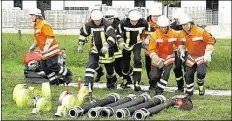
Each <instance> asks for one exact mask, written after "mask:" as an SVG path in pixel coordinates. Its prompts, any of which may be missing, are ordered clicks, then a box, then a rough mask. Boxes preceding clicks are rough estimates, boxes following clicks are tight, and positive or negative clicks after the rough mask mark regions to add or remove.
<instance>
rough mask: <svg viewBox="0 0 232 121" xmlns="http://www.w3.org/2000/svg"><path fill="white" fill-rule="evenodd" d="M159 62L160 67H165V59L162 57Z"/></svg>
mask: <svg viewBox="0 0 232 121" xmlns="http://www.w3.org/2000/svg"><path fill="white" fill-rule="evenodd" d="M157 64H158V66H159V68H163V67H164V61H163V60H162V59H161V58H159V61H158V62H157Z"/></svg>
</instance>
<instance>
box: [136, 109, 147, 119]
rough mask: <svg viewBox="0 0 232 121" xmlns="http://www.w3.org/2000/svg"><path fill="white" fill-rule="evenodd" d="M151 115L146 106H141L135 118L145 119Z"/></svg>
mask: <svg viewBox="0 0 232 121" xmlns="http://www.w3.org/2000/svg"><path fill="white" fill-rule="evenodd" d="M149 115H150V112H149V111H148V110H147V109H146V108H141V109H139V110H137V111H135V113H134V115H133V118H134V119H135V120H144V119H146V118H147V117H148V116H149Z"/></svg>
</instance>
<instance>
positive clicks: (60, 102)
mask: <svg viewBox="0 0 232 121" xmlns="http://www.w3.org/2000/svg"><path fill="white" fill-rule="evenodd" d="M66 93H67V91H63V92H62V93H61V94H60V97H59V104H62V100H63V98H64V96H65V95H66Z"/></svg>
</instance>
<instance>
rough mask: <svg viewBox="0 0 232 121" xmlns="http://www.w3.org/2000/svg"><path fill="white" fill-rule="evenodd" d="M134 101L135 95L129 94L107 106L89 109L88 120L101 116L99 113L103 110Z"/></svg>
mask: <svg viewBox="0 0 232 121" xmlns="http://www.w3.org/2000/svg"><path fill="white" fill-rule="evenodd" d="M134 99H136V95H134V94H129V95H128V96H127V97H125V98H122V99H120V100H118V101H117V102H114V103H111V104H108V105H106V106H104V107H95V108H91V109H89V112H88V116H89V118H97V117H99V116H100V115H101V113H102V112H101V111H102V109H103V108H108V107H115V106H117V105H120V104H123V103H126V102H129V101H131V100H134Z"/></svg>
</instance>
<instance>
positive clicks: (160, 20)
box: [157, 15, 170, 27]
mask: <svg viewBox="0 0 232 121" xmlns="http://www.w3.org/2000/svg"><path fill="white" fill-rule="evenodd" d="M157 24H158V26H160V27H165V26H169V24H170V23H169V20H168V18H167V17H166V16H164V15H162V16H160V17H158V20H157Z"/></svg>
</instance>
